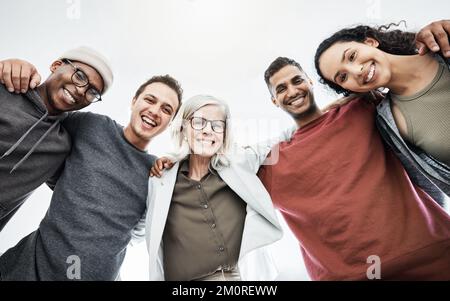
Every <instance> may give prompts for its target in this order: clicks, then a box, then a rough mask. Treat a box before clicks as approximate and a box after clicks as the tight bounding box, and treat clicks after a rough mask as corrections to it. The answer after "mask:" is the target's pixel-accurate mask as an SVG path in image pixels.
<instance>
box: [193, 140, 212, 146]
mask: <svg viewBox="0 0 450 301" xmlns="http://www.w3.org/2000/svg"><path fill="white" fill-rule="evenodd" d="M196 140H197V142H200V143H202V144H210V145H214V144H216V141H215V140H206V139H196Z"/></svg>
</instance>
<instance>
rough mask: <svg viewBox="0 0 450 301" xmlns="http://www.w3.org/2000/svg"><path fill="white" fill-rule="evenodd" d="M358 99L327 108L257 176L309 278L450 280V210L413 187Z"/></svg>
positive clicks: (372, 109)
mask: <svg viewBox="0 0 450 301" xmlns="http://www.w3.org/2000/svg"><path fill="white" fill-rule="evenodd" d="M374 119H375V106H374V105H373V104H369V103H367V102H364V101H362V100H355V101H352V102H350V103H348V104H346V105H344V106H341V107H337V108H334V109H332V110H330V111H329V112H327V113H326V114H324V115H323V116H321V117H320V118H318V119H316V120H314V121H313V122H312V123H310V124H308V125H307V126H305V127H303V128H301V129H299V130H298V131H297V132H296V133H295V134H294V136H293V138H292V140H291V141H289V142H283V143H281V144H280V149H279V151H280V156H279V161H278V163H277V164H276V165H272V166H264V167H263V168H261V170H260V172H259V176H260V178H261V180H262V182H263V183H264V185H265V186H266V188H267V190H268V191H269V193H270V195H271V197H272V200H273V202H274V204H275V206H276V207H277V208H278V209H279V210H280V211H281V213H282V215H283V216H284V218H285V219H286V221H287V224H288V225H289V227H290V229H291V230H292V231H293V233H294V235H295V236H296V237H297V239H298V241H299V242H300V247H301V251H302V254H303V258H304V260H305V264H306V267H307V270H308V272H309V275H310V277H311V278H312V279H313V280H342V279H367V276H366V272H367V269H368V268H369V267H370V266H371V265H372V262H370V263H367V260H368V257H369V256H371V255H377V256H378V257H379V258H380V260H381V279H427V280H435V279H440V280H443V279H445V280H450V216H449V215H448V214H447V213H446V212H445V211H444V210H443V209H442V208H441V207H440V206H439V205H438V204H437V203H436V202H434V201H433V199H431V198H430V197H429V196H428V195H427V194H426V193H425V192H423V191H422V190H421V189H419V188H418V187H415V186H414V185H413V184H412V183H411V181H410V179H409V178H408V176H407V174H406V172H405V170H404V169H403V167H402V165H401V163H400V162H399V160H398V159H397V158H396V157H395V155H394V154H393V153H391V151H390V150H388V149H387V148H386V147H385V146H384V145H383V142H382V140H381V137H380V135H379V134H378V131H377V129H376V126H375V120H374Z"/></svg>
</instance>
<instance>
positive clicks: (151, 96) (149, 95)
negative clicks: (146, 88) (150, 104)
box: [144, 94, 174, 111]
mask: <svg viewBox="0 0 450 301" xmlns="http://www.w3.org/2000/svg"><path fill="white" fill-rule="evenodd" d="M144 97H150V98H153V99H156V100H158V101H161V102H162V103H163V105H167V106H169V107H170V108H171V109H172V111H173V110H174V109H173V107H172V105H171V104H170V103H168V102H164V101H162V100H160V99H159V98H158V97H156V96H155V95H153V94H145V95H144Z"/></svg>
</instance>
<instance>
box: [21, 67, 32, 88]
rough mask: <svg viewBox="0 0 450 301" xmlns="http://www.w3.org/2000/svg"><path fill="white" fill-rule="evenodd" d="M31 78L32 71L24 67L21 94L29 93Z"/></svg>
mask: <svg viewBox="0 0 450 301" xmlns="http://www.w3.org/2000/svg"><path fill="white" fill-rule="evenodd" d="M30 76H31V70H30V69H29V68H24V67H22V70H21V72H20V87H19V89H20V93H26V92H27V91H28V86H29V85H28V84H29V82H30Z"/></svg>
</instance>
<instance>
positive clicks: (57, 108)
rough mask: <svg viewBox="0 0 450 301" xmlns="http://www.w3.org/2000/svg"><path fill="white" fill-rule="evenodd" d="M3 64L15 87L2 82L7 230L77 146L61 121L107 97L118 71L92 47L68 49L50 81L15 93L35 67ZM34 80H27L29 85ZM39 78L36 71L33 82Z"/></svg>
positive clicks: (0, 211)
mask: <svg viewBox="0 0 450 301" xmlns="http://www.w3.org/2000/svg"><path fill="white" fill-rule="evenodd" d="M0 69H1V70H0V73H1V74H2V75H3V78H4V79H3V80H2V81H4V82H5V85H6V86H7V87H8V88H9V89H7V87H5V86H3V85H0V124H1V127H0V137H1V139H0V231H1V230H2V229H3V227H4V226H5V225H6V223H7V222H8V221H9V220H10V218H11V217H12V216H13V215H14V214H15V212H17V210H18V209H19V208H20V206H21V205H22V204H23V202H24V201H25V200H26V198H27V197H28V196H29V195H30V194H31V193H32V192H33V191H34V190H35V189H36V188H37V187H39V186H40V185H41V184H43V183H47V184H48V185H49V186H50V187H51V188H53V186H54V184H55V180H56V178H57V176H58V174H59V171H60V169H61V168H62V166H63V164H64V160H65V158H66V156H67V155H68V154H69V152H70V149H71V141H70V136H69V134H68V132H67V131H66V129H65V128H64V127H63V126H62V125H61V121H62V120H64V119H65V118H66V117H67V115H68V112H69V111H75V110H80V109H82V108H84V107H86V106H88V105H90V104H91V103H93V102H96V101H99V100H101V95H103V94H104V93H105V92H106V91H107V90H108V88H109V87H110V86H111V84H112V81H113V74H112V71H111V68H110V67H109V64H108V62H107V61H106V59H105V58H104V57H103V56H102V55H101V54H99V53H98V52H97V51H95V50H93V49H90V48H87V47H80V48H76V49H72V50H69V51H67V52H66V53H64V54H62V55H61V56H60V57H59V58H58V59H57V60H56V61H54V62H53V63H52V64H51V66H50V71H51V74H50V76H49V77H48V78H47V79H46V80H45V82H44V83H42V84H41V85H40V86H38V87H37V88H35V89H32V90H29V91H28V92H27V93H23V94H15V93H12V92H13V91H14V89H13V88H12V81H17V80H19V81H20V77H21V76H22V77H25V78H26V77H27V75H28V74H29V72H28V73H27V70H29V69H27V68H20V66H19V67H17V66H14V64H13V66H11V64H7V63H0ZM20 73H22V74H20ZM5 74H10V75H11V78H12V80H11V79H10V78H9V77H7V76H4V75H5ZM28 81H29V80H28ZM28 81H24V83H23V84H24V85H25V86H26V87H28ZM37 81H39V77H38V76H37V77H36V76H34V77H33V78H32V82H31V85H32V86H33V85H36V82H37ZM25 90H27V88H25Z"/></svg>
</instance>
